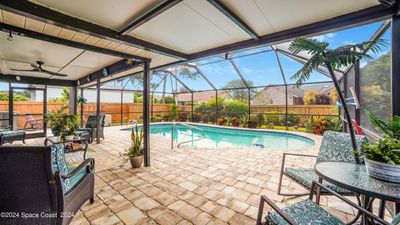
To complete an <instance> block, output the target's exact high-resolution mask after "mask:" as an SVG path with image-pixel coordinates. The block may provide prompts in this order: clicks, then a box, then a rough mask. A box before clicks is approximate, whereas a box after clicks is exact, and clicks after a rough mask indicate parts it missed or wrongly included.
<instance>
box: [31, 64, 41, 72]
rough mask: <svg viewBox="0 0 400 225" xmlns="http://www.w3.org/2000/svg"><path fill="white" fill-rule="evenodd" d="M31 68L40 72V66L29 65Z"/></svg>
mask: <svg viewBox="0 0 400 225" xmlns="http://www.w3.org/2000/svg"><path fill="white" fill-rule="evenodd" d="M31 66H32V67H33V68H34V69H35V70H36V71H42V68H40V66H37V65H35V64H31Z"/></svg>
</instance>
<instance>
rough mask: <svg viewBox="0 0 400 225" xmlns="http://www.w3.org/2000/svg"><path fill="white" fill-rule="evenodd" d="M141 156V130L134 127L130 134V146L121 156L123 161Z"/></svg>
mask: <svg viewBox="0 0 400 225" xmlns="http://www.w3.org/2000/svg"><path fill="white" fill-rule="evenodd" d="M142 155H143V129H140V131H139V128H138V126H137V125H136V126H135V128H134V129H132V132H131V146H130V147H129V148H128V149H126V150H125V152H124V153H122V154H121V156H122V158H123V160H124V161H128V160H130V159H131V158H134V157H138V156H142Z"/></svg>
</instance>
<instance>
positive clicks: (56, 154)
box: [50, 144, 70, 189]
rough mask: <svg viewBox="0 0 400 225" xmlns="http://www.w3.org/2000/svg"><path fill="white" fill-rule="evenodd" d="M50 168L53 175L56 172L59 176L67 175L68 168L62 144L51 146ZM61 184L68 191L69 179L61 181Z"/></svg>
mask: <svg viewBox="0 0 400 225" xmlns="http://www.w3.org/2000/svg"><path fill="white" fill-rule="evenodd" d="M50 147H51V164H52V165H51V168H52V170H53V173H55V172H56V171H59V172H60V173H61V174H68V173H69V170H68V166H67V162H66V160H65V154H64V145H63V144H54V145H51V146H50ZM63 183H64V186H65V189H68V187H69V185H70V180H69V179H63Z"/></svg>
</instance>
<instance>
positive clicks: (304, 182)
mask: <svg viewBox="0 0 400 225" xmlns="http://www.w3.org/2000/svg"><path fill="white" fill-rule="evenodd" d="M365 141H366V138H365V137H364V136H360V135H356V142H357V146H358V147H361V144H362V143H363V142H365ZM287 156H295V157H311V158H316V159H317V163H319V162H327V161H329V162H351V163H356V161H355V158H354V154H353V148H352V146H351V139H350V134H348V133H341V132H334V131H326V132H325V133H324V136H323V137H322V143H321V146H320V148H319V152H318V155H317V156H314V155H304V154H293V153H284V154H283V159H282V165H281V173H280V176H279V184H278V185H279V186H278V194H279V195H283V196H303V195H308V194H309V192H305V193H282V179H283V176H286V177H288V178H290V179H291V180H293V181H295V182H296V183H298V184H299V185H300V186H302V187H304V188H305V189H307V190H310V188H311V184H312V182H313V181H318V182H322V183H323V184H324V185H326V186H327V187H328V188H330V189H332V190H334V191H335V192H338V193H340V194H342V195H354V193H353V192H350V191H348V190H346V189H343V188H339V187H337V186H336V185H333V184H331V183H328V182H326V181H322V180H321V179H319V178H318V176H317V174H316V173H315V172H314V168H292V167H287V168H286V167H285V162H286V157H287ZM321 194H330V193H329V192H326V191H321ZM317 201H319V198H317Z"/></svg>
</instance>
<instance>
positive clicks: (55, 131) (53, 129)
mask: <svg viewBox="0 0 400 225" xmlns="http://www.w3.org/2000/svg"><path fill="white" fill-rule="evenodd" d="M60 132H61V130H60V129H59V128H58V127H52V128H51V133H52V134H53V135H54V136H60Z"/></svg>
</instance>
